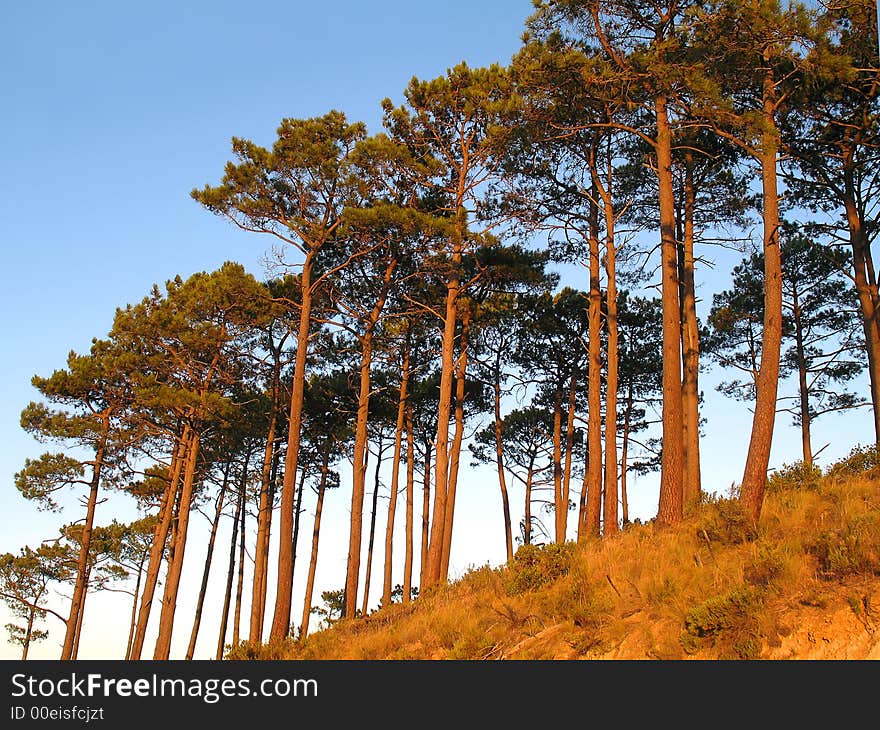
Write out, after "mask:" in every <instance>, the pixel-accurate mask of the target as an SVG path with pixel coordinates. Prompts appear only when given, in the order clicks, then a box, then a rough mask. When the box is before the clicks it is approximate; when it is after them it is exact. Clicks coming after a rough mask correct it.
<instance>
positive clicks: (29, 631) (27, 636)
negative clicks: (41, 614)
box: [21, 606, 37, 661]
mask: <svg viewBox="0 0 880 730" xmlns="http://www.w3.org/2000/svg"><path fill="white" fill-rule="evenodd" d="M36 614H37V609H36V608H35V607H34V606H31V607H30V610H29V611H28V622H27V628H26V629H25V632H24V639H23V640H22V642H21V660H22V661H26V660H27V658H28V650H29V649H30V647H31V636H32V635H33V633H34V618H35V617H36Z"/></svg>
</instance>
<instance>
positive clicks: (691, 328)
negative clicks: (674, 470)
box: [681, 152, 702, 509]
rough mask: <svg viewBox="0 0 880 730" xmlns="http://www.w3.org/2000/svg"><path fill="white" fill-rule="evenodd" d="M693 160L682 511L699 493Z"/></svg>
mask: <svg viewBox="0 0 880 730" xmlns="http://www.w3.org/2000/svg"><path fill="white" fill-rule="evenodd" d="M693 167H694V161H693V154H692V153H691V152H686V153H685V185H684V240H683V249H682V252H683V261H682V277H681V293H682V299H681V307H682V317H681V325H682V330H681V335H682V337H681V343H682V353H681V360H682V373H683V374H682V382H681V397H682V404H683V409H684V410H683V421H682V432H683V436H684V439H683V459H684V466H683V500H684V502H683V508H684V509H688V508H690V507H693V506H694V505H695V504H697V503H698V502H699V499H700V492H701V491H702V480H701V477H700V389H699V372H700V341H699V326H698V324H697V305H696V288H695V283H694V207H695V195H696V193H695V190H694V171H693Z"/></svg>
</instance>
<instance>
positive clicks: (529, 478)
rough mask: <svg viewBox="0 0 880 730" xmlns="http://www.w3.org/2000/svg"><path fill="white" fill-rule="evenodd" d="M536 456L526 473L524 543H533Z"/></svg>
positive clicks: (530, 462)
mask: <svg viewBox="0 0 880 730" xmlns="http://www.w3.org/2000/svg"><path fill="white" fill-rule="evenodd" d="M534 467H535V458H534V457H532V458H531V460H530V461H529V468H528V472H527V473H526V496H525V511H524V513H523V545H531V544H532V483H533V481H534V476H535V469H534Z"/></svg>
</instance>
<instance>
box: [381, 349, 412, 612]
mask: <svg viewBox="0 0 880 730" xmlns="http://www.w3.org/2000/svg"><path fill="white" fill-rule="evenodd" d="M404 347H405V348H406V349H405V350H404V353H403V368H402V371H401V376H400V390H399V395H398V398H397V424H396V430H395V433H394V456H393V457H392V460H391V494H390V499H389V501H388V522H387V524H386V525H385V573H384V576H383V581H382V605H383V606H389V605H391V588H392V586H391V576H392V567H393V566H392V560H393V557H394V555H393V553H394V518H395V517H396V515H397V492H398V489H399V485H400V457H401V451H402V448H403V431H404V428H405V425H406V401H407V386H408V385H409V345H408V344H406V345H404Z"/></svg>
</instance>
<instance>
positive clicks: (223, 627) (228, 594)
mask: <svg viewBox="0 0 880 730" xmlns="http://www.w3.org/2000/svg"><path fill="white" fill-rule="evenodd" d="M243 508H244V507H243V505H242V497H241V494H239V495H238V499H236V501H235V515H234V516H233V518H232V537H231V538H230V540H229V567H228V568H227V570H226V590H225V591H224V593H223V611H222V614H221V616H220V635H219V637H218V638H217V656H216V658H217V660H218V661H219V660H221V659H222V658H223V649H224V648H225V647H226V631H227V628H228V626H229V606H230V604H231V603H232V581H233V579H234V578H235V548H236V547H237V545H238V522H239V519H240V518H241V511H242V509H243Z"/></svg>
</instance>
